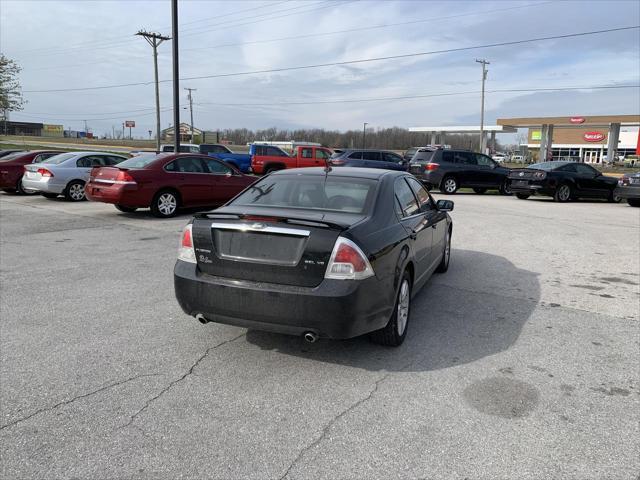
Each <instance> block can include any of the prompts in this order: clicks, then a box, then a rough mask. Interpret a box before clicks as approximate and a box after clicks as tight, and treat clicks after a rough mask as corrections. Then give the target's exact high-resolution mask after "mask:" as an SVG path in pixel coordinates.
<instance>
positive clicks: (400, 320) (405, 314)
mask: <svg viewBox="0 0 640 480" xmlns="http://www.w3.org/2000/svg"><path fill="white" fill-rule="evenodd" d="M410 306H411V277H410V275H409V272H407V271H406V270H405V271H404V272H403V273H402V277H400V285H399V287H398V293H397V294H396V303H395V306H394V308H393V313H392V314H391V318H390V319H389V322H388V323H387V325H386V326H385V327H384V328H381V329H380V330H376V331H375V332H371V334H370V336H369V338H370V339H371V341H372V342H374V343H377V344H379V345H386V346H388V347H398V346H400V345H402V342H404V339H405V337H406V336H407V328H408V327H409V314H410V313H411V309H410Z"/></svg>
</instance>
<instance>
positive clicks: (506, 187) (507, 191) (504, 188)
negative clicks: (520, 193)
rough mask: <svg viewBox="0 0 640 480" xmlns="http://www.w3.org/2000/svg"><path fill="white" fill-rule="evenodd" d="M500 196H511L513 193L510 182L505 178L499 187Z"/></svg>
mask: <svg viewBox="0 0 640 480" xmlns="http://www.w3.org/2000/svg"><path fill="white" fill-rule="evenodd" d="M500 195H513V192H512V191H511V182H510V181H509V179H507V178H505V179H504V181H503V182H502V185H500Z"/></svg>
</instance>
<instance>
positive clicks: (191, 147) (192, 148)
mask: <svg viewBox="0 0 640 480" xmlns="http://www.w3.org/2000/svg"><path fill="white" fill-rule="evenodd" d="M174 149H175V146H174V145H173V144H165V145H160V151H161V152H173V150H174ZM180 153H200V147H199V146H198V145H195V144H193V143H181V144H180Z"/></svg>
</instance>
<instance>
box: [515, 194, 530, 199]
mask: <svg viewBox="0 0 640 480" xmlns="http://www.w3.org/2000/svg"><path fill="white" fill-rule="evenodd" d="M530 196H531V195H528V194H526V193H516V198H519V199H520V200H526V199H527V198H529V197H530Z"/></svg>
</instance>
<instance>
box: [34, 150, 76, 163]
mask: <svg viewBox="0 0 640 480" xmlns="http://www.w3.org/2000/svg"><path fill="white" fill-rule="evenodd" d="M76 155H77V153H61V154H60V155H54V156H53V157H49V158H47V159H46V160H45V161H44V162H42V163H49V164H52V165H59V164H61V163H62V162H66V161H67V160H69V159H70V158H73V157H75V156H76Z"/></svg>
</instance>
